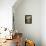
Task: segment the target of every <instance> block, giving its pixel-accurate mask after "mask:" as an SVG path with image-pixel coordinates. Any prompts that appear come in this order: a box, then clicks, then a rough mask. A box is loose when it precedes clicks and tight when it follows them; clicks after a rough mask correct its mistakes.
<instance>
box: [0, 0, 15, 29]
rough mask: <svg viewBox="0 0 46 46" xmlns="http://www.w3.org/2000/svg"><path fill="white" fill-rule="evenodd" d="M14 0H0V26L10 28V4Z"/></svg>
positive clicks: (11, 4)
mask: <svg viewBox="0 0 46 46" xmlns="http://www.w3.org/2000/svg"><path fill="white" fill-rule="evenodd" d="M15 2H16V0H0V27H7V28H9V29H11V28H12V6H13V4H14V3H15Z"/></svg>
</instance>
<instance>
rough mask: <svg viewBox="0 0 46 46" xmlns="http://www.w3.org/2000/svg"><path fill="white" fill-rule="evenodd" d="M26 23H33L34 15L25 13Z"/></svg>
mask: <svg viewBox="0 0 46 46" xmlns="http://www.w3.org/2000/svg"><path fill="white" fill-rule="evenodd" d="M25 24H32V15H25Z"/></svg>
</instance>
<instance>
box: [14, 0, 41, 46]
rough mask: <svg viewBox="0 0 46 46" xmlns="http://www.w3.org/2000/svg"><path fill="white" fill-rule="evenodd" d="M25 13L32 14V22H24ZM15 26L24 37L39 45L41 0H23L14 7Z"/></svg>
mask: <svg viewBox="0 0 46 46" xmlns="http://www.w3.org/2000/svg"><path fill="white" fill-rule="evenodd" d="M25 15H32V24H25ZM14 16H15V28H16V29H17V30H18V32H22V33H23V35H24V37H25V38H26V37H27V38H28V39H32V40H34V41H35V43H36V46H41V34H40V32H41V0H23V2H22V3H21V4H20V5H19V6H18V7H17V8H16V9H15V11H14Z"/></svg>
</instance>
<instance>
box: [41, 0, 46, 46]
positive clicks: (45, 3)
mask: <svg viewBox="0 0 46 46" xmlns="http://www.w3.org/2000/svg"><path fill="white" fill-rule="evenodd" d="M41 38H42V39H41V40H42V46H46V0H42V1H41Z"/></svg>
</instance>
